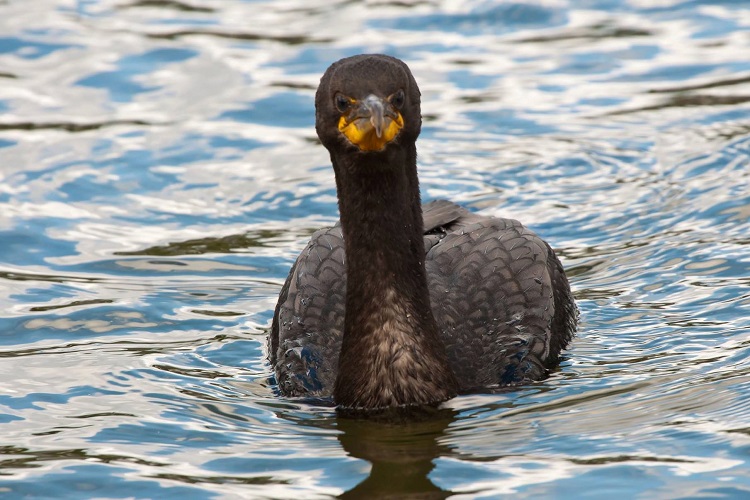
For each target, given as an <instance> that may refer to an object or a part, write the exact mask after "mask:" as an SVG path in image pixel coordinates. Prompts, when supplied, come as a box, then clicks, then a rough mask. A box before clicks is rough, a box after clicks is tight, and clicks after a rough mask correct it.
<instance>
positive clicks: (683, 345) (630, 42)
mask: <svg viewBox="0 0 750 500" xmlns="http://www.w3.org/2000/svg"><path fill="white" fill-rule="evenodd" d="M360 52H385V53H389V54H392V55H395V56H398V57H400V58H403V59H404V60H406V61H407V62H408V64H409V65H410V66H411V68H412V70H413V72H414V74H415V76H416V78H417V80H418V82H419V83H420V85H421V88H422V94H423V105H422V106H423V113H424V127H423V133H422V136H421V138H420V141H419V144H418V147H419V151H420V160H419V161H420V174H421V178H422V191H423V198H424V199H425V200H429V199H434V198H439V197H449V198H451V199H453V200H455V201H458V202H460V203H462V204H464V205H466V206H468V207H471V208H472V209H473V210H477V211H481V212H483V213H486V214H494V215H503V216H510V217H514V218H518V219H520V220H522V221H523V222H525V224H526V225H528V226H529V227H531V228H532V229H534V230H535V231H537V232H538V233H540V234H542V235H543V236H544V237H545V238H546V239H547V240H548V241H550V243H551V244H552V245H553V247H555V248H556V249H558V251H559V253H560V255H561V256H562V259H563V262H564V264H565V266H566V268H567V269H568V270H569V276H570V278H571V284H572V287H573V289H574V291H575V294H576V297H577V299H578V304H579V307H580V309H581V328H580V331H579V334H578V336H577V338H576V339H575V341H574V342H573V344H572V346H571V348H570V349H569V350H568V351H567V353H566V356H565V358H564V360H563V362H562V364H561V366H560V369H559V370H558V371H557V372H556V373H554V374H553V375H552V376H551V377H550V378H549V379H548V380H545V381H542V382H538V383H534V384H529V385H527V386H523V387H520V388H518V390H515V391H510V392H507V393H502V394H496V395H474V396H463V397H459V398H456V399H454V400H453V401H450V402H449V403H448V404H447V405H446V408H445V413H444V415H442V416H441V417H440V418H436V419H433V420H431V421H428V422H423V423H416V422H415V423H410V424H401V425H390V426H389V425H384V424H376V423H367V422H360V421H351V420H345V419H340V418H337V416H336V414H335V412H334V411H332V409H331V408H329V407H324V406H315V405H310V404H305V403H302V402H299V401H294V400H286V399H283V398H281V397H279V396H278V395H276V394H275V393H274V380H273V378H272V377H271V371H270V369H269V366H268V363H267V360H266V347H265V336H266V332H267V330H268V328H269V325H270V322H271V316H272V309H273V306H274V305H275V301H276V296H277V294H278V292H279V289H280V287H281V284H282V283H283V280H284V279H285V277H286V273H287V272H288V269H289V266H290V264H291V263H292V262H293V260H294V258H295V257H296V255H297V254H298V253H299V251H300V250H301V249H302V248H303V247H304V245H305V243H306V241H307V238H308V237H309V235H310V234H311V233H312V232H313V231H314V230H315V229H317V228H318V227H321V226H323V225H329V224H332V223H333V222H334V221H335V220H336V219H337V207H336V198H335V188H334V182H333V173H332V171H331V168H330V166H329V163H328V157H327V153H326V152H325V150H324V149H323V148H322V146H320V145H319V144H318V143H317V139H316V136H315V133H314V130H313V113H314V112H313V95H314V90H315V87H316V86H317V82H318V80H319V78H320V75H321V74H322V72H323V71H324V69H325V68H326V67H327V66H328V65H329V64H330V63H331V62H332V61H334V60H336V59H338V58H340V57H343V56H346V55H352V54H355V53H360ZM749 219H750V5H748V3H747V2H743V1H730V0H725V1H705V2H701V1H679V0H657V1H651V0H649V1H646V0H630V1H617V0H610V1H607V0H590V1H584V2H574V1H572V0H570V1H566V0H538V1H529V2H517V3H512V2H482V1H468V0H452V1H448V0H446V1H439V0H428V1H419V0H415V1H409V0H406V1H373V2H364V3H360V2H325V1H322V0H319V1H311V0H281V1H268V2H262V1H240V0H227V1H222V2H216V1H208V0H101V1H96V0H77V1H76V0H59V1H53V0H34V1H28V0H4V1H0V242H1V243H0V357H1V358H2V359H0V435H2V437H3V439H2V443H0V446H1V448H0V451H1V452H2V457H1V458H0V493H2V494H4V495H7V496H8V497H9V498H12V497H70V498H89V497H99V498H101V497H106V498H132V497H137V498H253V497H258V498H264V497H272V498H321V497H330V496H337V495H342V496H343V497H345V498H368V497H372V498H378V497H379V496H381V495H385V494H393V495H397V497H399V498H400V497H409V496H410V495H422V496H421V497H420V498H444V497H448V496H452V495H455V496H456V497H461V498H497V497H500V496H504V495H508V496H511V495H512V496H521V497H538V498H544V497H555V498H571V499H577V498H628V497H629V498H632V497H640V498H748V495H750V360H749V359H748V354H749V353H750V336H749V335H748V332H749V331H750V222H749Z"/></svg>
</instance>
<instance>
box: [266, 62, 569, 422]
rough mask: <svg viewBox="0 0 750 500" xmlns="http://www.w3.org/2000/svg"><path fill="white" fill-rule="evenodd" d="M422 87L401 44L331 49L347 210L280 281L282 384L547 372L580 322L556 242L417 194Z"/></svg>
mask: <svg viewBox="0 0 750 500" xmlns="http://www.w3.org/2000/svg"><path fill="white" fill-rule="evenodd" d="M420 106H421V104H420V91H419V88H418V86H417V83H416V81H415V79H414V77H413V76H412V73H411V71H410V70H409V68H408V66H407V65H406V64H405V63H404V62H402V61H401V60H399V59H396V58H393V57H390V56H386V55H380V54H367V55H358V56H353V57H348V58H345V59H341V60H340V61H337V62H335V63H333V64H332V65H331V66H330V67H329V68H328V70H327V71H326V72H325V74H324V75H323V77H322V78H321V80H320V85H319V87H318V90H317V92H316V94H315V129H316V131H317V134H318V137H319V138H320V141H321V142H322V144H323V146H325V147H326V148H327V149H328V151H329V153H330V157H331V163H332V164H333V171H334V174H335V179H336V191H337V196H338V205H339V213H340V224H336V225H335V226H334V227H330V228H325V229H321V230H319V231H317V232H316V233H315V234H313V236H312V238H311V240H310V242H309V244H308V245H307V247H306V248H305V249H304V250H303V251H302V253H301V255H300V256H299V258H298V259H297V261H296V262H295V263H294V265H293V266H292V268H291V271H290V272H289V276H288V278H287V279H286V282H285V283H284V285H283V287H282V289H281V292H280V294H279V300H278V303H277V305H276V309H275V313H274V317H273V322H272V327H271V333H270V335H269V358H270V362H271V364H272V366H273V368H274V371H275V374H276V379H277V382H278V388H279V391H280V392H281V393H282V394H283V395H286V396H307V397H316V398H317V397H326V398H327V397H331V396H332V397H333V400H334V402H335V403H336V404H337V405H338V406H339V407H340V408H344V409H347V408H348V409H356V410H365V411H367V410H377V409H387V408H392V407H404V406H406V407H410V406H412V405H414V406H419V405H433V406H434V405H436V404H438V403H440V402H443V401H446V400H448V399H450V398H452V397H454V396H456V395H457V394H461V393H468V392H473V391H487V390H492V389H495V388H498V387H502V386H507V385H513V384H518V383H522V382H526V381H531V380H538V379H542V378H544V377H545V376H546V375H547V374H548V371H549V370H550V369H551V368H554V366H555V365H556V364H557V362H558V358H559V354H560V351H561V350H562V349H564V348H565V347H566V345H567V344H568V342H569V341H570V340H571V338H572V336H573V334H574V331H575V328H576V323H577V314H578V313H577V308H576V305H575V302H574V300H573V296H572V294H571V291H570V286H569V284H568V280H567V278H566V275H565V272H564V270H563V267H562V265H561V263H560V261H559V260H558V258H557V256H556V255H555V253H554V251H553V250H552V248H551V247H550V246H549V245H548V244H547V243H546V242H545V241H544V240H542V239H541V238H540V237H539V236H537V235H536V234H535V233H533V232H532V231H530V230H529V229H527V228H525V227H524V226H523V225H521V223H519V222H518V221H516V220H513V219H503V218H497V217H487V216H482V215H478V214H475V213H472V212H470V211H468V210H466V209H464V208H461V207H459V206H458V205H456V204H454V203H451V202H449V201H445V200H436V201H432V202H430V203H427V204H426V205H422V204H421V201H420V192H419V181H418V178H417V163H416V161H417V150H416V140H417V137H418V136H419V133H420V130H421V124H422V118H421V108H420Z"/></svg>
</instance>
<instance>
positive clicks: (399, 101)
mask: <svg viewBox="0 0 750 500" xmlns="http://www.w3.org/2000/svg"><path fill="white" fill-rule="evenodd" d="M404 99H405V97H404V91H403V90H399V91H398V92H396V93H395V94H392V95H391V97H389V98H388V101H390V103H391V104H392V105H393V107H395V108H396V109H401V106H403V105H404Z"/></svg>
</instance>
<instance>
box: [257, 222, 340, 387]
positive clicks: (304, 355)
mask: <svg viewBox="0 0 750 500" xmlns="http://www.w3.org/2000/svg"><path fill="white" fill-rule="evenodd" d="M345 304H346V267H345V260H344V240H343V236H342V234H341V227H340V226H336V227H332V228H326V229H321V230H320V231H317V232H316V233H315V234H313V236H312V238H311V239H310V243H309V244H308V245H307V247H306V248H305V249H304V250H303V251H302V253H301V254H300V256H299V257H298V258H297V261H296V262H295V263H294V265H293V266H292V269H291V271H290V272H289V276H288V277H287V279H286V283H284V286H283V287H282V289H281V293H280V294H279V302H278V304H277V305H276V311H275V313H274V319H273V323H272V325H271V335H270V337H269V339H270V342H269V357H270V360H271V364H272V366H275V368H276V378H277V382H278V384H279V389H280V390H281V392H282V393H284V394H286V395H289V396H300V395H306V396H321V397H326V396H330V395H331V392H332V390H333V386H334V383H335V381H336V373H337V371H338V358H339V352H340V351H341V339H342V336H343V331H344V308H345Z"/></svg>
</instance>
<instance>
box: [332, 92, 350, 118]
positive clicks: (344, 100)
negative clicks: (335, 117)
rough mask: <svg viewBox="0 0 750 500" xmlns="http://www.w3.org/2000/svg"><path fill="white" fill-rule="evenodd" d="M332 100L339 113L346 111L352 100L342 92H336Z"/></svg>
mask: <svg viewBox="0 0 750 500" xmlns="http://www.w3.org/2000/svg"><path fill="white" fill-rule="evenodd" d="M333 102H334V103H335V104H336V109H338V110H339V111H340V112H341V113H346V112H347V111H349V108H350V107H351V106H352V101H351V100H350V99H349V98H348V97H346V96H345V95H343V94H336V97H334V98H333Z"/></svg>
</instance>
